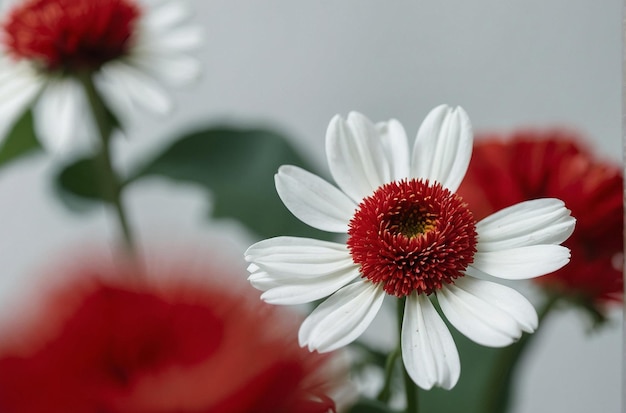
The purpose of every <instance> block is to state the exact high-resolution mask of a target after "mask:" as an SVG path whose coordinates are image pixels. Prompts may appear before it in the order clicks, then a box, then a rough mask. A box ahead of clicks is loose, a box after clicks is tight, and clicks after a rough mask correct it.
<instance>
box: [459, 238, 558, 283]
mask: <svg viewBox="0 0 626 413" xmlns="http://www.w3.org/2000/svg"><path fill="white" fill-rule="evenodd" d="M569 259H570V251H569V249H567V248H565V247H563V246H561V245H530V246H528V247H519V248H511V249H508V250H502V251H488V252H477V253H476V254H474V262H473V263H472V264H471V266H472V267H474V268H476V269H478V270H480V271H482V272H485V273H487V274H489V275H492V276H494V277H498V278H504V279H507V280H521V279H527V278H534V277H539V276H540V275H545V274H548V273H551V272H553V271H556V270H558V269H559V268H561V267H563V266H564V265H565V264H567V263H568V262H569Z"/></svg>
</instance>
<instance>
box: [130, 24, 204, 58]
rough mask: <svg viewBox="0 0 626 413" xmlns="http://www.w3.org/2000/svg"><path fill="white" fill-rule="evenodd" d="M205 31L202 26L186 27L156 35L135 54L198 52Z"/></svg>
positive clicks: (139, 46) (141, 45)
mask: <svg viewBox="0 0 626 413" xmlns="http://www.w3.org/2000/svg"><path fill="white" fill-rule="evenodd" d="M203 39H204V31H203V30H202V27H200V26H185V27H179V28H176V29H174V30H169V31H167V32H163V33H155V34H154V35H153V36H152V37H149V38H148V39H146V40H144V41H143V42H142V44H140V45H138V46H137V49H135V50H134V51H133V52H135V51H137V52H138V53H144V51H148V52H149V51H151V52H152V53H181V52H191V51H193V50H196V49H197V48H198V47H200V45H201V44H202V41H203Z"/></svg>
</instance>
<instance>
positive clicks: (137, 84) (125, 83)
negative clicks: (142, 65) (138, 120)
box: [99, 61, 172, 114]
mask: <svg viewBox="0 0 626 413" xmlns="http://www.w3.org/2000/svg"><path fill="white" fill-rule="evenodd" d="M99 75H100V78H101V83H100V85H99V86H100V87H104V88H105V89H108V88H116V89H118V91H124V93H125V95H126V96H127V100H128V101H129V102H132V104H133V105H137V106H140V107H143V108H146V109H148V110H150V111H152V112H156V113H159V114H166V113H168V112H170V111H171V110H172V102H171V100H170V98H169V95H168V94H167V92H166V91H165V90H164V89H163V88H162V86H161V85H160V84H159V83H158V82H156V81H155V80H154V79H152V78H150V77H149V75H147V74H146V73H145V72H143V71H141V70H140V69H138V68H136V67H133V66H130V65H128V64H126V63H124V62H122V61H115V62H111V63H109V64H107V65H105V66H103V67H102V68H101V69H100V73H99ZM103 92H104V93H105V94H106V95H107V96H111V93H110V92H109V91H108V90H103Z"/></svg>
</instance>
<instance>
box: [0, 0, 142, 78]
mask: <svg viewBox="0 0 626 413" xmlns="http://www.w3.org/2000/svg"><path fill="white" fill-rule="evenodd" d="M139 15H140V9H139V7H138V6H137V4H135V2H134V1H133V0H27V1H25V2H23V3H22V4H20V5H18V6H16V7H15V8H13V10H12V11H11V12H10V13H9V15H8V18H7V19H6V20H5V21H4V23H3V24H2V30H3V33H2V35H3V39H2V42H3V43H4V46H5V48H6V50H7V52H8V54H9V55H11V56H12V57H13V58H15V59H18V60H19V59H27V60H31V61H35V62H36V63H38V64H39V65H41V67H42V68H43V69H45V70H50V71H53V70H68V71H77V70H95V69H98V68H99V67H100V66H102V65H103V64H104V63H106V62H108V61H110V60H113V59H116V58H118V57H120V56H123V55H125V54H126V53H127V52H128V48H129V46H130V43H131V39H132V35H133V33H134V29H135V24H136V21H137V18H138V17H139Z"/></svg>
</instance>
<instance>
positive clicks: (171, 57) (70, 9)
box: [0, 0, 202, 152]
mask: <svg viewBox="0 0 626 413" xmlns="http://www.w3.org/2000/svg"><path fill="white" fill-rule="evenodd" d="M188 17H189V13H188V10H187V8H186V7H185V6H184V2H181V1H179V0H162V1H157V0H98V1H94V0H12V1H11V2H10V3H9V5H8V6H7V7H4V9H3V11H2V17H1V24H2V25H1V27H0V36H1V38H0V124H2V125H11V124H13V123H14V122H15V121H16V120H17V119H18V118H19V117H20V116H21V115H22V114H23V113H24V112H25V111H26V110H28V109H29V108H31V107H32V109H33V114H34V121H35V131H36V134H37V136H38V138H39V139H40V141H41V143H42V144H43V145H44V147H46V149H48V150H51V151H54V152H58V151H65V150H67V149H69V148H71V147H72V146H73V145H76V144H79V145H80V144H83V145H84V144H85V140H88V139H94V136H93V134H94V133H95V125H94V121H93V118H92V115H91V113H90V109H89V106H88V101H87V97H86V94H85V91H84V90H83V87H82V85H81V83H80V82H79V80H78V78H77V76H78V74H80V73H88V74H93V78H94V83H95V86H96V88H97V91H98V93H99V94H101V95H102V97H103V98H104V99H105V101H106V103H107V105H108V106H109V107H111V108H112V110H113V111H114V113H115V114H116V115H117V116H119V117H122V118H124V117H126V116H127V115H128V113H129V112H132V111H133V110H135V109H136V107H138V106H139V107H143V108H145V109H148V110H150V111H153V112H156V113H158V114H164V113H167V112H168V111H169V110H170V109H171V101H170V98H169V96H168V93H167V92H166V90H165V89H164V87H163V85H162V82H168V83H170V84H183V83H186V82H188V81H190V80H192V79H193V78H196V77H197V76H198V75H199V73H200V67H199V62H198V61H197V60H196V59H194V58H192V57H191V56H190V55H189V54H188V53H189V52H190V51H191V50H193V49H195V48H197V47H198V45H199V44H200V41H201V39H202V36H201V33H200V31H199V28H198V27H196V26H193V25H189V24H187V23H186V19H187V18H188ZM4 137H5V136H3V137H0V143H1V140H2V139H4Z"/></svg>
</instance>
